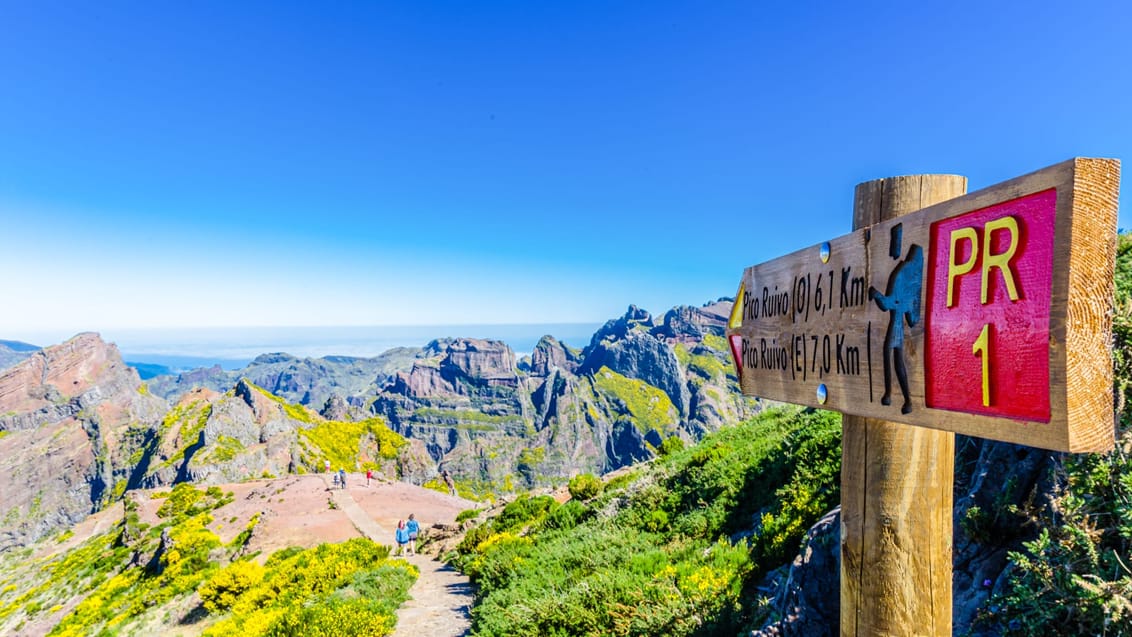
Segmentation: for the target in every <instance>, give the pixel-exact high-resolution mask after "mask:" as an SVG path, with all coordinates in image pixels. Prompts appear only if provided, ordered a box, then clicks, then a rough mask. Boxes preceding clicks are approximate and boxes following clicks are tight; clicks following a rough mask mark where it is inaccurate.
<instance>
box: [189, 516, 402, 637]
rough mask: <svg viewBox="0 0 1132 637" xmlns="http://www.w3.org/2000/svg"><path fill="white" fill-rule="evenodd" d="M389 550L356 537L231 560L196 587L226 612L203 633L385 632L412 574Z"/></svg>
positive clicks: (208, 603)
mask: <svg viewBox="0 0 1132 637" xmlns="http://www.w3.org/2000/svg"><path fill="white" fill-rule="evenodd" d="M388 558H389V548H388V547H385V546H381V545H378V544H374V543H373V542H372V541H370V540H367V539H365V538H355V539H353V540H349V541H347V542H343V543H341V544H322V545H319V546H317V547H315V548H313V549H308V550H305V551H301V550H284V551H280V552H278V553H276V554H275V555H273V556H272V557H271V558H270V559H268V560H267V563H266V564H265V565H264V566H259V565H258V564H255V563H254V562H242V561H241V562H233V563H232V564H230V565H228V566H227V567H225V568H224V569H221V570H220V571H218V572H217V573H216V574H215V575H214V576H213V577H212V578H211V579H210V580H209V581H208V582H207V583H206V584H205V585H204V586H202V587H201V590H200V596H201V602H202V604H203V605H204V608H205V609H206V610H208V611H209V612H210V613H214V614H219V613H225V612H228V613H229V614H228V616H227V617H225V618H224V619H222V620H221V621H219V622H218V623H216V624H214V625H212V626H211V627H209V628H208V629H207V630H205V631H204V635H206V636H210V635H214V636H221V635H245V636H248V637H258V636H260V635H266V636H276V635H278V636H283V635H297V634H302V635H326V636H328V637H329V636H338V635H342V636H349V635H359V636H361V635H366V636H369V635H388V634H389V633H391V632H393V626H394V624H395V623H396V618H395V616H394V612H395V611H396V609H397V607H398V606H400V605H401V604H402V603H403V602H404V601H405V600H406V599H408V591H409V587H410V586H412V584H413V582H414V581H416V579H417V575H418V571H417V568H416V567H415V566H413V565H412V564H408V563H407V562H403V561H400V560H390V559H388Z"/></svg>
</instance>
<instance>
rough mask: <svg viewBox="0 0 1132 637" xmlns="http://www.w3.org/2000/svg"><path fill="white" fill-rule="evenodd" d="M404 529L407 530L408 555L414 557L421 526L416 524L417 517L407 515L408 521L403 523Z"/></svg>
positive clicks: (413, 514)
mask: <svg viewBox="0 0 1132 637" xmlns="http://www.w3.org/2000/svg"><path fill="white" fill-rule="evenodd" d="M405 528H406V529H408V530H409V555H416V554H417V534H418V533H420V530H421V525H420V523H419V522H417V515H416V514H415V513H410V514H409V521H408V522H406V523H405Z"/></svg>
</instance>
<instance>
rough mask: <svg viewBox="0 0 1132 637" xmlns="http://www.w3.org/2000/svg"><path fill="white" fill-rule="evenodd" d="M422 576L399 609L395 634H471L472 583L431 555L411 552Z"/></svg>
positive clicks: (406, 636)
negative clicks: (409, 597) (408, 598)
mask: <svg viewBox="0 0 1132 637" xmlns="http://www.w3.org/2000/svg"><path fill="white" fill-rule="evenodd" d="M405 559H407V560H408V561H409V562H411V563H413V564H415V565H416V567H417V568H419V569H420V570H421V576H420V578H418V579H417V581H416V583H415V584H413V587H412V588H411V589H409V595H411V596H412V598H411V599H410V600H409V601H407V602H405V603H404V604H402V605H401V608H398V609H397V628H396V630H394V631H393V637H423V636H424V635H429V636H430V637H431V636H434V635H435V636H437V637H462V636H464V635H470V634H471V627H472V621H471V616H470V615H469V612H470V611H471V608H472V585H471V583H469V582H468V578H467V577H465V576H464V575H462V574H461V573H460V572H459V571H457V570H456V569H454V568H452V567H451V566H448V565H447V564H444V563H442V562H439V561H437V560H435V559H433V558H432V557H431V556H428V555H411V556H409V557H407V558H405Z"/></svg>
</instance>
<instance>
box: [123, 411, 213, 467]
mask: <svg viewBox="0 0 1132 637" xmlns="http://www.w3.org/2000/svg"><path fill="white" fill-rule="evenodd" d="M211 415H212V405H211V404H209V403H208V402H207V401H203V400H194V401H192V402H190V403H188V404H180V405H177V406H176V407H174V408H173V409H171V410H169V413H167V414H165V418H164V419H163V420H162V421H161V427H160V432H161V433H162V434H164V433H165V432H167V431H171V430H172V429H173V428H174V427H177V426H179V427H180V430H179V432H178V435H177V438H176V440H175V444H176V447H177V450H176V451H175V452H173V454H172V455H171V456H170V457H169V460H167V461H165V463H164V464H163V465H162V466H165V467H171V466H173V465H174V464H177V463H178V462H180V461H181V460H183V459H184V457H185V452H186V451H187V450H188V449H189V447H192V446H193V445H195V444H197V443H198V442H200V436H201V432H203V431H204V426H205V425H206V424H208V418H209V416H211ZM139 459H140V457H139Z"/></svg>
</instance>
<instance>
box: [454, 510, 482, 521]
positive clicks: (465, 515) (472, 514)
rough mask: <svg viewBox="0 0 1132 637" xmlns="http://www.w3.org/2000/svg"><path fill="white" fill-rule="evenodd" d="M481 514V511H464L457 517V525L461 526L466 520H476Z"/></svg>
mask: <svg viewBox="0 0 1132 637" xmlns="http://www.w3.org/2000/svg"><path fill="white" fill-rule="evenodd" d="M479 514H480V510H479V509H464V510H463V511H460V513H459V514H458V515H457V516H456V524H460V523H461V522H463V521H465V520H474V519H475V518H476V517H477V516H479Z"/></svg>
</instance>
